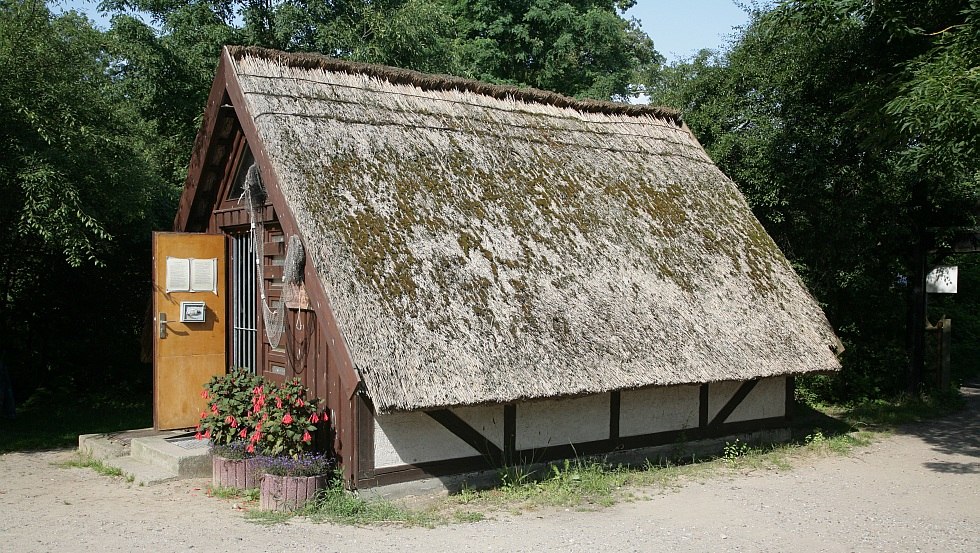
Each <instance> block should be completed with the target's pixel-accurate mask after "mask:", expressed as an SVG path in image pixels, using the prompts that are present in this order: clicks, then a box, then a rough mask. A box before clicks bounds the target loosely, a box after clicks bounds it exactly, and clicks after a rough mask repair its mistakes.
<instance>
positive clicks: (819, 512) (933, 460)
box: [0, 388, 980, 553]
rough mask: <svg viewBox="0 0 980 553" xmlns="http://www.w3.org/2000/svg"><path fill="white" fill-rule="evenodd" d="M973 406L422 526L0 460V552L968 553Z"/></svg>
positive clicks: (977, 537) (48, 459) (978, 446)
mask: <svg viewBox="0 0 980 553" xmlns="http://www.w3.org/2000/svg"><path fill="white" fill-rule="evenodd" d="M967 392H968V394H969V402H970V408H969V409H967V410H966V411H965V412H963V413H960V414H958V415H956V416H954V417H951V418H949V419H946V420H942V421H938V422H930V423H924V424H918V425H913V426H911V427H908V428H905V429H903V430H902V432H900V433H898V434H896V435H894V436H890V437H888V438H886V439H884V440H882V441H880V442H878V443H876V444H875V445H872V446H869V447H867V448H863V449H860V450H858V451H856V452H855V453H854V454H853V455H851V456H850V457H827V458H816V459H810V460H808V461H806V462H804V463H803V464H801V465H800V466H797V467H795V468H794V469H792V470H788V471H780V472H773V471H766V472H764V473H762V472H760V473H749V474H739V475H736V476H732V477H724V478H714V479H709V480H706V481H703V482H698V483H691V484H688V485H686V486H684V487H682V488H681V489H679V490H678V491H676V492H668V493H666V494H663V495H656V496H655V497H653V498H652V499H650V500H644V501H638V502H634V503H623V504H620V505H617V506H615V507H612V508H608V509H604V510H601V511H598V512H577V511H574V510H569V511H564V510H558V511H552V512H544V513H542V512H537V513H527V514H522V515H517V516H512V515H501V516H495V517H494V518H493V519H492V520H485V521H482V522H477V523H469V524H455V525H450V526H443V527H438V528H435V529H426V528H401V527H384V526H382V527H369V528H355V527H347V526H335V525H330V524H310V523H306V522H303V521H293V522H290V523H288V524H280V525H274V526H262V525H258V524H255V523H253V522H249V521H247V520H245V519H244V517H243V515H242V513H241V512H240V511H237V510H235V509H233V507H232V502H230V501H225V500H218V499H213V498H209V497H206V496H205V492H204V491H203V488H204V485H205V484H206V482H205V481H203V480H198V481H187V480H185V481H181V482H176V483H171V484H166V485H161V486H156V487H150V488H139V487H133V486H130V485H127V484H125V483H124V482H122V481H120V480H119V479H111V478H106V477H103V476H99V475H98V474H96V473H95V472H94V471H92V470H89V469H65V468H57V467H53V466H52V465H51V463H54V462H58V461H59V460H63V459H67V458H70V457H71V455H72V452H66V451H61V452H47V453H33V454H20V453H15V454H8V455H4V456H0V551H2V552H6V551H10V552H15V551H16V552H30V551H60V552H76V551H78V552H96V551H154V552H157V551H189V550H193V551H205V552H211V551H215V552H217V551H235V552H241V551H290V552H294V551H295V552H301V551H343V552H352V551H372V552H374V551H418V552H426V553H428V552H434V551H452V552H454V553H462V552H466V551H549V550H550V551H582V552H594V551H617V552H619V551H711V552H715V551H808V552H809V551H841V552H845V551H889V552H891V551H910V552H911V551H923V552H929V551H937V552H939V551H942V552H950V551H964V552H971V553H975V552H977V551H980V389H976V388H972V389H968V390H967Z"/></svg>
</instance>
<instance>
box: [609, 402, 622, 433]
mask: <svg viewBox="0 0 980 553" xmlns="http://www.w3.org/2000/svg"><path fill="white" fill-rule="evenodd" d="M621 401H622V398H621V397H620V392H619V390H616V391H614V392H610V393H609V439H610V440H618V439H619V414H620V406H621Z"/></svg>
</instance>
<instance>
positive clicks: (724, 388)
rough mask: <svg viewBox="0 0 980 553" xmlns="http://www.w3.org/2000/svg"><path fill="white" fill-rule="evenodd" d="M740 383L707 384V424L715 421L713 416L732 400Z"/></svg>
mask: <svg viewBox="0 0 980 553" xmlns="http://www.w3.org/2000/svg"><path fill="white" fill-rule="evenodd" d="M741 385H742V383H741V382H712V383H710V384H708V422H711V421H713V420H715V415H717V414H718V411H721V409H722V407H724V406H725V404H726V403H728V400H730V399H732V396H733V395H735V392H736V391H737V390H738V388H739V387H740V386H741Z"/></svg>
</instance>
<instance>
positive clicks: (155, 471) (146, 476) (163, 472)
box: [102, 456, 178, 486]
mask: <svg viewBox="0 0 980 553" xmlns="http://www.w3.org/2000/svg"><path fill="white" fill-rule="evenodd" d="M102 462H103V463H105V464H106V465H107V466H110V467H116V468H118V469H119V470H121V471H122V473H123V475H124V476H126V478H130V479H132V481H133V483H134V484H136V485H138V486H153V485H155V484H162V483H164V482H170V481H172V480H177V478H178V476H177V473H175V472H171V471H169V470H167V469H165V468H163V467H160V466H157V465H155V464H153V463H149V462H146V461H143V460H140V459H136V458H134V457H131V456H124V457H113V458H111V459H106V460H104V461H102Z"/></svg>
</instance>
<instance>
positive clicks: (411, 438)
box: [374, 413, 479, 468]
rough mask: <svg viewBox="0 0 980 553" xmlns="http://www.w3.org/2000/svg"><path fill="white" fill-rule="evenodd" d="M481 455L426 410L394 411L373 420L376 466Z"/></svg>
mask: <svg viewBox="0 0 980 553" xmlns="http://www.w3.org/2000/svg"><path fill="white" fill-rule="evenodd" d="M473 455H479V453H478V452H477V451H476V450H474V449H473V448H472V447H470V446H468V445H466V443H465V442H463V441H462V440H460V439H459V438H457V437H456V436H454V435H453V434H452V433H451V432H449V431H448V430H446V429H445V428H444V427H443V426H442V425H441V424H439V423H438V422H436V421H435V420H433V419H432V418H431V417H429V415H426V414H425V413H394V414H391V415H379V416H377V417H375V419H374V466H375V467H376V468H384V467H396V466H399V465H407V464H416V463H424V462H427V461H441V460H443V459H458V458H460V457H470V456H473Z"/></svg>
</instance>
